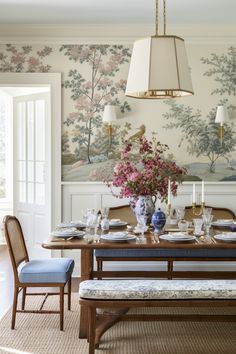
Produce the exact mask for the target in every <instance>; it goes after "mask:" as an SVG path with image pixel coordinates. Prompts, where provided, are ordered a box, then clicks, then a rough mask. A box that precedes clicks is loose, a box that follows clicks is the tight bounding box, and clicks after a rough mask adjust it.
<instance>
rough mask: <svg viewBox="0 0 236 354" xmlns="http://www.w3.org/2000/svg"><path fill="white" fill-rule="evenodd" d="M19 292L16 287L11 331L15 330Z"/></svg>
mask: <svg viewBox="0 0 236 354" xmlns="http://www.w3.org/2000/svg"><path fill="white" fill-rule="evenodd" d="M18 291H19V288H18V287H15V289H14V300H13V307H12V319H11V329H15V323H16V310H17V300H18Z"/></svg>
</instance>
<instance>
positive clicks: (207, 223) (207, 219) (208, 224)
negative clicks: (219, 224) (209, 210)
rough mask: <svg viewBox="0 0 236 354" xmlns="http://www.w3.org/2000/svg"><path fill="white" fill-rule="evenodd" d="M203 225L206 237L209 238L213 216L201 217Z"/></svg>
mask: <svg viewBox="0 0 236 354" xmlns="http://www.w3.org/2000/svg"><path fill="white" fill-rule="evenodd" d="M202 218H203V223H204V227H205V230H206V237H209V236H210V228H211V223H212V219H213V215H203V217H202Z"/></svg>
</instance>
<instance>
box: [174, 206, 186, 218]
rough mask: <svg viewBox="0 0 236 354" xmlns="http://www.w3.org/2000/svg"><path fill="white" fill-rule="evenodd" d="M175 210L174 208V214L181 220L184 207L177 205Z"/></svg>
mask: <svg viewBox="0 0 236 354" xmlns="http://www.w3.org/2000/svg"><path fill="white" fill-rule="evenodd" d="M175 210H176V215H177V219H178V221H180V220H183V219H184V215H185V207H183V206H177V207H176V208H175Z"/></svg>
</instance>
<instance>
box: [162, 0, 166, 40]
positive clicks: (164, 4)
mask: <svg viewBox="0 0 236 354" xmlns="http://www.w3.org/2000/svg"><path fill="white" fill-rule="evenodd" d="M163 19H164V36H165V35H166V0H163Z"/></svg>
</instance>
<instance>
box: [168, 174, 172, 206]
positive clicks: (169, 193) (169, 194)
mask: <svg viewBox="0 0 236 354" xmlns="http://www.w3.org/2000/svg"><path fill="white" fill-rule="evenodd" d="M170 197H171V188H170V179H169V180H168V199H167V204H168V205H170Z"/></svg>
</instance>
